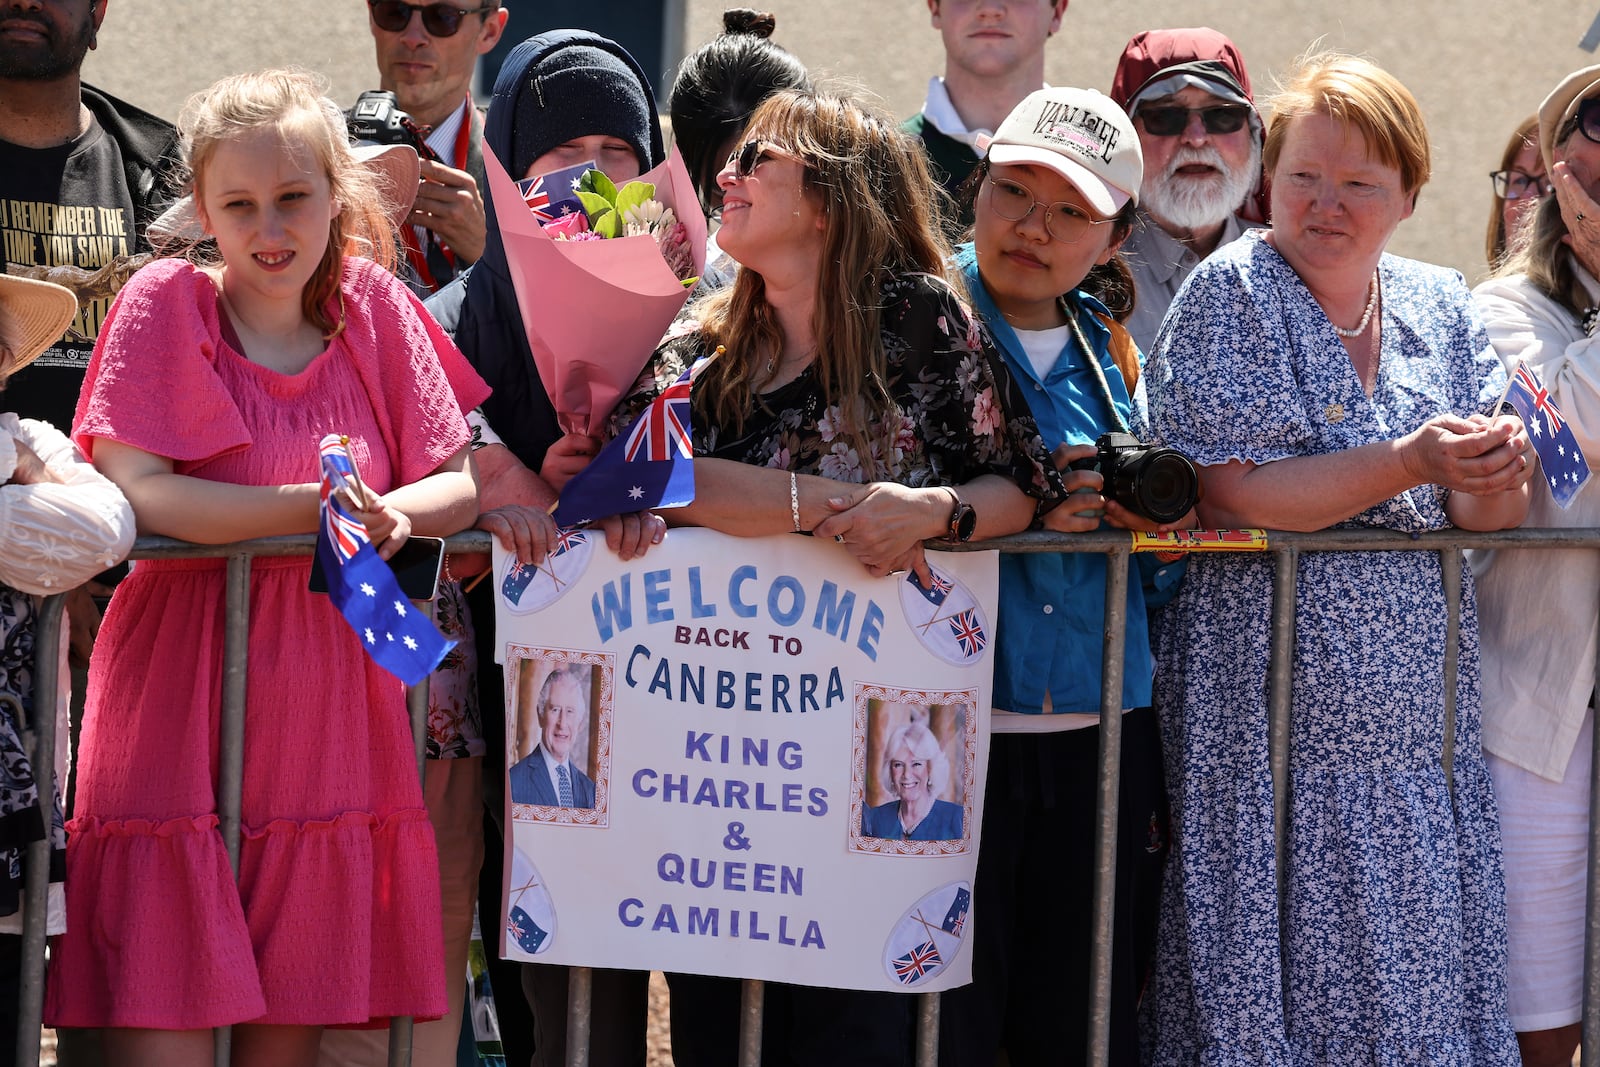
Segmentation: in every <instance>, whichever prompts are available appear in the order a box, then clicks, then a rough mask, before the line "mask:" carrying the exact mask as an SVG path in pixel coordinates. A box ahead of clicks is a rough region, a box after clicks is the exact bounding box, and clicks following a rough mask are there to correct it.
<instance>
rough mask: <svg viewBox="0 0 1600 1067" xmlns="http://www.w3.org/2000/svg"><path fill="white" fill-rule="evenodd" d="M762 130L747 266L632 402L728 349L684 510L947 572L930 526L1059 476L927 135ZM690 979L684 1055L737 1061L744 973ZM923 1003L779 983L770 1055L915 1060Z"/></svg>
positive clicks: (794, 95) (838, 115) (981, 520)
mask: <svg viewBox="0 0 1600 1067" xmlns="http://www.w3.org/2000/svg"><path fill="white" fill-rule="evenodd" d="M745 136H746V138H747V140H746V141H745V143H744V144H743V145H742V146H741V147H739V148H738V149H737V150H736V151H735V152H734V153H733V155H732V156H731V157H730V158H729V160H728V162H727V165H726V166H725V167H724V168H723V170H722V172H721V173H720V174H719V175H718V176H717V181H718V184H719V185H721V187H722V193H723V197H722V218H723V222H722V230H721V231H720V234H721V241H722V247H723V249H724V250H725V251H726V252H727V253H728V254H729V255H731V256H732V257H733V258H734V259H735V260H737V261H738V262H739V263H740V264H741V267H740V270H739V272H738V274H737V277H736V279H735V281H734V283H733V285H732V286H731V287H730V288H728V289H725V290H723V291H721V292H718V293H716V294H714V295H712V296H709V297H707V298H706V299H704V300H702V301H700V302H699V303H697V304H694V305H692V306H691V308H690V312H689V317H688V319H687V320H686V321H684V322H682V323H680V327H681V328H680V329H678V330H677V331H676V332H675V335H674V336H673V337H672V338H671V339H670V340H668V341H667V342H666V343H665V344H664V345H663V346H662V347H661V348H660V349H659V350H658V351H657V352H656V354H655V356H654V357H653V359H652V362H651V364H650V366H649V367H647V368H646V371H645V374H644V376H643V378H642V379H641V388H640V389H639V391H638V393H637V395H635V396H634V397H631V398H630V399H629V400H628V401H626V402H624V404H623V405H622V407H621V409H619V412H618V414H617V416H616V417H615V418H614V421H615V423H616V424H617V425H619V426H621V425H627V423H628V422H629V421H630V419H631V416H632V415H633V414H635V413H636V412H637V411H638V409H639V408H641V407H642V406H643V405H644V404H645V403H646V402H648V401H649V400H650V399H651V398H652V397H653V396H655V395H656V394H657V393H658V392H659V391H660V390H662V389H664V388H666V387H667V386H668V385H670V384H671V383H672V382H673V381H675V380H676V379H677V378H678V376H679V375H680V374H681V373H682V371H683V370H684V368H685V367H688V366H690V365H692V364H693V363H694V362H695V361H696V360H697V359H699V358H701V357H703V356H713V358H712V360H711V362H710V363H709V364H708V365H707V366H706V367H705V368H704V369H703V370H702V371H701V372H700V374H699V376H698V377H697V378H696V380H695V388H694V401H693V403H694V414H693V420H692V421H693V438H694V450H695V457H694V463H695V488H696V498H695V501H694V503H693V504H691V505H689V506H688V507H685V508H681V509H674V510H673V511H670V512H667V513H666V514H667V516H668V518H669V521H673V522H678V523H684V524H694V525H700V526H708V527H711V528H714V529H718V530H722V531H724V532H726V533H732V534H738V535H747V536H761V535H769V534H789V533H805V532H809V533H812V534H814V535H815V536H817V537H821V538H832V539H833V540H835V541H838V542H840V544H839V551H840V552H841V553H849V554H850V555H853V556H854V557H855V558H856V559H857V560H859V561H860V562H861V563H862V564H863V565H865V566H866V567H867V569H868V570H869V571H870V572H871V573H872V574H874V575H885V574H889V573H892V572H896V571H900V570H905V569H908V568H910V569H914V570H915V571H916V572H917V573H918V575H919V576H920V578H921V580H922V582H923V584H924V585H927V582H928V577H927V571H926V561H925V559H924V558H923V549H922V542H923V541H924V540H927V539H932V538H949V539H951V540H954V541H965V540H967V539H969V538H972V537H988V536H994V535H998V534H1005V533H1012V532H1015V531H1018V530H1023V529H1025V528H1027V527H1028V526H1029V525H1030V524H1031V523H1032V522H1033V520H1034V519H1035V517H1036V515H1038V514H1039V512H1040V511H1041V510H1043V509H1045V508H1046V507H1048V506H1049V505H1051V504H1053V503H1055V502H1056V501H1058V500H1059V499H1060V496H1061V493H1060V481H1059V478H1058V476H1057V475H1056V472H1055V469H1054V467H1053V466H1052V465H1051V463H1050V460H1049V457H1048V456H1047V455H1046V454H1045V451H1044V448H1043V446H1042V444H1041V443H1040V441H1039V436H1038V430H1037V428H1036V427H1035V425H1034V422H1033V419H1032V417H1031V416H1029V415H1028V413H1027V411H1028V409H1027V406H1026V403H1025V402H1024V401H1023V400H1022V399H1021V396H1020V394H1019V392H1018V391H1017V389H1016V386H1015V383H1014V381H1013V380H1012V379H1011V378H1010V376H1009V375H1007V374H1006V373H1005V371H1004V367H1003V365H1002V364H1001V362H1000V360H999V357H998V356H997V355H996V354H995V353H994V352H993V350H992V349H991V348H990V347H989V344H988V342H987V340H986V339H985V338H984V336H983V335H982V333H981V332H980V331H979V329H978V327H977V324H976V323H975V322H974V320H973V319H972V318H971V316H970V315H969V313H968V311H967V309H966V308H965V307H964V306H963V304H962V303H961V301H960V300H959V299H958V298H957V297H956V295H955V293H954V292H953V291H952V289H951V288H950V286H949V284H948V283H947V282H946V281H945V276H946V260H947V249H946V248H945V246H944V244H943V242H942V240H941V238H940V236H939V230H938V227H937V225H936V222H935V219H934V215H933V210H932V207H931V205H932V204H933V203H934V193H933V184H932V181H931V179H930V178H929V176H928V169H927V165H926V163H925V162H924V159H923V155H922V151H921V149H920V147H919V146H918V145H917V143H916V142H915V141H913V140H912V139H910V138H909V137H907V136H906V135H905V134H903V133H901V132H900V131H899V130H897V129H896V128H895V127H894V126H893V125H892V124H891V123H889V122H888V121H886V120H884V119H882V118H879V117H878V116H876V115H872V114H869V113H868V112H867V111H865V110H864V109H863V108H861V107H860V106H859V105H857V104H855V103H853V102H851V101H848V100H843V99H839V98H836V97H831V96H825V95H815V94H808V93H800V92H795V91H792V90H785V91H782V92H779V93H776V94H774V95H772V96H770V97H768V98H767V100H766V101H765V102H764V103H762V104H761V106H760V107H758V108H757V109H756V111H755V113H754V114H753V115H752V116H751V120H750V126H749V128H748V130H747V131H746V134H745ZM671 981H672V991H673V1006H672V1012H673V1016H672V1018H673V1055H674V1060H675V1062H677V1063H678V1064H679V1065H680V1067H688V1065H700V1064H732V1063H734V1062H736V1060H737V1034H738V1023H737V1020H738V1006H739V993H738V984H737V983H736V982H732V981H731V980H726V979H708V978H697V977H694V976H681V975H675V976H672V978H671ZM913 1000H914V998H910V997H903V996H897V995H894V994H889V993H875V992H852V991H844V990H830V989H813V988H803V987H795V986H782V985H773V984H769V985H768V987H767V1013H766V1026H765V1032H764V1036H765V1039H766V1041H767V1052H768V1059H769V1061H771V1062H782V1063H794V1064H808V1065H809V1064H818V1065H822V1064H827V1065H832V1064H839V1063H850V1064H860V1065H864V1067H870V1065H877V1064H884V1065H890V1064H892V1065H908V1064H909V1063H910V1062H911V1012H912V1005H913ZM824 1021H825V1022H824ZM819 1024H820V1025H819Z"/></svg>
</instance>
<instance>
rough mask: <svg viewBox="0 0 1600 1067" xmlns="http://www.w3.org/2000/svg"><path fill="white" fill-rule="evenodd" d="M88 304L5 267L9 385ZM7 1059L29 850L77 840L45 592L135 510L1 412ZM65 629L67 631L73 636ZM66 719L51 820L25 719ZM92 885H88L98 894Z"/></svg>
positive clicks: (60, 443)
mask: <svg viewBox="0 0 1600 1067" xmlns="http://www.w3.org/2000/svg"><path fill="white" fill-rule="evenodd" d="M77 313H78V301H77V300H76V298H74V297H73V295H72V293H71V291H70V290H67V289H64V288H62V287H61V286H59V285H51V284H50V283H48V282H38V281H33V280H31V279H27V278H17V277H13V276H11V275H6V274H0V385H3V383H4V381H5V379H6V378H9V377H10V376H11V375H13V374H15V373H16V372H17V371H19V370H21V369H22V368H23V367H25V366H27V365H28V364H29V363H32V362H33V361H34V360H35V359H37V358H38V357H39V355H40V354H41V353H42V352H44V350H45V349H47V348H49V347H50V346H51V345H52V344H54V343H55V342H56V341H57V340H58V339H59V338H60V337H61V335H62V333H63V332H64V331H65V330H66V328H67V326H68V325H69V324H70V323H71V322H72V319H73V317H74V316H75V315H77ZM0 474H3V475H4V481H3V483H0V517H3V522H4V525H3V535H0V764H3V765H4V767H5V770H6V773H5V774H0V1062H4V1063H11V1062H12V1053H13V1052H14V1051H15V1049H16V1045H17V1033H16V1026H17V1012H16V996H17V992H18V984H17V983H18V979H19V977H20V975H19V973H18V970H19V967H20V963H21V938H20V937H18V936H16V935H19V934H21V932H22V915H23V910H24V908H25V906H26V904H27V902H26V901H25V900H24V899H23V894H22V888H23V883H24V881H25V880H26V870H27V855H26V852H27V847H28V845H29V844H30V843H32V842H34V841H38V840H40V839H42V838H43V837H45V835H46V834H49V837H50V842H51V853H52V863H51V867H52V869H55V870H59V869H60V866H61V863H62V855H61V853H62V850H64V849H65V847H66V838H65V832H64V830H63V828H62V823H61V789H62V787H63V786H64V785H65V780H66V763H67V744H66V738H67V707H68V703H69V696H70V695H69V692H68V689H69V686H70V680H71V675H70V674H69V673H68V672H67V669H66V666H67V664H66V643H65V641H63V642H61V646H60V652H59V657H58V658H59V660H60V669H59V670H58V671H57V674H56V678H57V689H56V692H54V693H36V692H35V691H34V673H33V672H34V663H35V662H36V657H37V653H36V650H35V647H34V643H35V640H36V634H35V630H36V627H37V625H38V614H39V597H41V596H48V595H50V594H52V593H62V592H65V591H67V590H69V589H72V588H74V587H76V586H77V585H79V584H80V583H82V582H84V581H86V580H88V579H89V578H92V577H93V576H94V575H96V574H98V573H100V572H101V571H103V570H105V569H106V568H107V567H110V566H113V565H115V564H117V563H119V562H121V561H122V559H123V558H124V557H125V556H127V554H128V549H129V548H131V547H132V546H133V531H134V527H133V509H132V508H130V507H129V506H128V502H127V500H125V499H124V498H123V496H122V493H121V491H120V490H118V489H117V487H116V486H115V485H113V484H111V482H110V481H109V480H107V479H106V478H105V476H103V475H102V474H100V473H99V472H98V471H96V470H95V469H94V467H93V466H91V465H90V464H89V461H88V460H86V459H84V457H83V454H82V453H80V452H79V451H78V450H77V449H76V448H74V447H73V445H72V442H71V441H69V440H67V438H66V435H65V434H63V433H62V432H61V431H60V430H58V429H56V428H55V427H54V426H51V425H49V424H48V423H43V422H36V421H34V420H32V419H19V418H18V417H17V416H16V415H13V414H11V413H9V412H7V413H5V414H0ZM65 632H66V631H65V628H63V629H62V633H63V634H65ZM44 714H51V715H54V717H55V722H56V738H57V741H56V763H55V782H54V786H55V805H54V808H55V816H54V818H53V819H52V821H51V825H50V826H48V827H47V826H45V824H44V820H43V819H42V818H41V817H40V814H39V790H40V787H41V786H47V785H48V784H49V782H50V779H49V778H48V777H47V776H40V775H36V774H35V773H34V772H33V768H32V767H31V765H30V763H29V758H30V754H29V753H28V751H27V750H26V749H25V748H24V747H23V744H22V730H23V723H24V721H26V720H28V719H30V718H31V719H32V720H33V721H38V717H39V716H41V715H44ZM88 889H89V887H88V886H85V887H84V890H85V891H88ZM48 906H49V914H48V917H47V927H46V928H47V930H48V932H49V933H51V934H59V933H61V932H62V931H63V930H64V929H65V928H66V910H65V904H64V901H63V898H62V883H61V880H60V878H59V875H58V876H57V877H55V878H52V880H51V884H50V892H49V897H48Z"/></svg>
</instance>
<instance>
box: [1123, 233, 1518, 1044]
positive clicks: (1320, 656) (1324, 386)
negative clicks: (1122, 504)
mask: <svg viewBox="0 0 1600 1067" xmlns="http://www.w3.org/2000/svg"><path fill="white" fill-rule="evenodd" d="M1262 237H1263V235H1262V234H1259V233H1251V234H1246V235H1245V236H1244V237H1242V238H1241V239H1240V240H1238V241H1236V242H1234V243H1233V244H1232V245H1229V246H1228V247H1226V248H1225V249H1223V250H1222V251H1221V252H1219V253H1217V254H1216V255H1215V256H1213V257H1211V259H1209V260H1208V261H1207V262H1205V263H1204V264H1202V265H1201V266H1200V267H1199V268H1198V269H1197V270H1196V271H1195V273H1194V274H1193V275H1192V276H1191V277H1190V278H1189V280H1188V282H1187V284H1186V285H1185V287H1184V289H1183V291H1182V292H1180V293H1179V295H1178V298H1177V301H1176V303H1175V304H1174V305H1173V308H1172V311H1171V314H1170V315H1169V316H1168V317H1167V319H1166V322H1165V324H1164V326H1163V327H1162V331H1161V334H1160V336H1159V338H1158V339H1157V342H1156V347H1155V353H1154V355H1153V357H1152V359H1151V362H1150V365H1149V368H1148V369H1147V371H1146V374H1145V379H1144V381H1145V385H1146V388H1147V389H1148V391H1149V402H1150V414H1151V420H1152V425H1153V427H1154V430H1155V433H1156V436H1157V437H1158V438H1160V439H1161V440H1162V441H1164V442H1165V443H1166V444H1168V445H1172V446H1175V447H1178V448H1182V449H1184V450H1185V451H1187V452H1189V453H1190V454H1191V455H1192V456H1194V458H1195V460H1196V461H1197V462H1199V463H1201V464H1204V465H1216V464H1222V463H1226V462H1228V461H1229V460H1235V459H1237V460H1246V461H1250V462H1253V463H1258V464H1259V463H1269V462H1272V461H1273V460H1278V459H1284V458H1286V457H1290V456H1303V455H1316V454H1325V453H1332V452H1338V451H1342V450H1345V449H1349V448H1354V447H1356V446H1359V445H1364V444H1368V443H1371V442H1377V441H1388V440H1393V439H1395V438H1398V437H1400V436H1402V435H1404V434H1406V433H1408V432H1410V431H1411V430H1413V429H1415V428H1416V427H1417V426H1419V425H1420V424H1421V423H1423V422H1424V421H1426V420H1427V419H1429V418H1430V417H1432V416H1435V415H1438V414H1442V413H1444V412H1454V413H1456V414H1458V415H1466V414H1469V413H1471V412H1473V411H1483V410H1486V409H1487V408H1488V407H1489V406H1490V405H1492V404H1493V403H1494V401H1495V399H1496V398H1497V397H1498V395H1499V393H1500V390H1501V388H1502V387H1503V385H1504V383H1505V377H1504V373H1503V371H1502V369H1501V366H1500V362H1499V360H1498V359H1497V358H1496V357H1495V355H1494V352H1493V350H1492V349H1491V348H1490V347H1489V343H1488V339H1487V337H1486V336H1485V334H1484V331H1483V327H1482V326H1481V325H1480V324H1479V322H1478V321H1477V319H1476V318H1475V317H1474V315H1473V312H1472V308H1471V303H1470V298H1469V295H1468V292H1467V289H1466V287H1465V285H1464V284H1463V283H1462V280H1461V277H1460V275H1458V274H1457V273H1455V272H1454V271H1450V270H1446V269H1443V268H1439V267H1432V266H1428V265H1426V264H1421V263H1415V262H1412V261H1409V260H1404V259H1400V258H1397V257H1394V256H1387V255H1386V256H1384V257H1383V259H1382V262H1381V264H1380V266H1379V277H1380V284H1381V287H1382V294H1383V303H1382V308H1383V320H1382V321H1383V329H1382V339H1383V353H1382V359H1381V362H1380V367H1379V371H1378V378H1377V384H1376V387H1375V388H1374V391H1373V396H1372V398H1371V399H1370V400H1369V399H1368V398H1367V397H1366V396H1365V395H1364V393H1363V391H1362V387H1361V383H1360V381H1359V380H1358V378H1357V376H1356V373H1355V370H1354V368H1353V367H1352V365H1351V362H1350V358H1349V356H1348V355H1347V354H1346V352H1345V349H1344V347H1343V346H1342V345H1341V344H1340V341H1339V338H1338V337H1337V336H1336V335H1335V334H1334V332H1333V329H1332V327H1331V324H1330V323H1329V322H1328V319H1327V317H1326V316H1325V315H1324V314H1323V313H1322V310H1321V308H1320V307H1319V306H1318V305H1317V303H1316V301H1315V300H1314V299H1313V298H1312V296H1311V294H1310V292H1309V291H1308V290H1307V289H1306V287H1305V285H1304V284H1303V283H1302V282H1301V281H1300V278H1299V276H1298V275H1296V274H1295V273H1294V271H1293V270H1292V269H1291V268H1290V267H1289V265H1288V264H1287V263H1286V262H1285V261H1284V260H1283V258H1282V257H1281V256H1279V254H1278V253H1277V251H1276V250H1274V249H1273V248H1272V246H1271V245H1270V244H1268V243H1267V242H1266V241H1265V240H1263V239H1262ZM1443 504H1444V493H1443V491H1442V490H1441V489H1440V488H1439V487H1437V486H1431V485H1430V486H1422V487H1420V488H1417V489H1412V490H1410V491H1408V492H1406V493H1403V494H1401V495H1399V496H1397V497H1394V498H1393V499H1390V500H1386V501H1384V502H1383V503H1381V504H1378V505H1377V506H1375V507H1373V508H1370V509H1368V510H1367V511H1364V512H1362V513H1361V514H1359V515H1357V516H1355V517H1354V518H1352V519H1350V520H1348V521H1346V522H1344V523H1341V524H1340V525H1341V526H1344V527H1380V528H1384V529H1390V530H1404V531H1408V532H1409V531H1424V530H1436V529H1440V528H1444V527H1447V526H1448V525H1449V522H1448V520H1447V519H1446V518H1445V512H1444V506H1443ZM1462 580H1463V583H1464V588H1465V594H1464V602H1463V605H1462V616H1463V617H1462V635H1461V656H1460V670H1459V675H1458V685H1457V710H1456V736H1457V741H1456V749H1455V789H1456V803H1455V810H1454V812H1452V808H1451V801H1450V794H1449V791H1448V789H1447V787H1446V783H1445V776H1444V772H1443V769H1442V767H1441V762H1440V754H1441V750H1442V745H1443V738H1444V686H1443V650H1444V646H1445V602H1444V593H1443V591H1442V587H1441V576H1440V563H1439V557H1438V556H1437V555H1436V554H1435V553H1432V552H1392V553H1315V552H1313V553H1306V554H1303V555H1302V556H1301V558H1300V563H1299V581H1298V593H1297V602H1298V619H1297V624H1296V636H1295V640H1296V651H1295V662H1294V705H1293V711H1292V726H1291V759H1290V762H1291V767H1290V774H1291V787H1290V788H1291V793H1290V795H1291V798H1292V805H1291V814H1290V823H1291V826H1290V835H1291V841H1290V848H1289V872H1288V881H1289V908H1288V927H1289V929H1288V935H1287V967H1288V985H1287V988H1288V997H1287V1001H1288V1007H1287V1017H1286V1015H1285V998H1284V996H1283V992H1282V987H1281V986H1280V981H1281V977H1280V976H1281V974H1282V971H1281V968H1280V955H1279V927H1278V910H1277V896H1276V883H1275V869H1274V868H1275V860H1274V849H1273V836H1272V783H1271V776H1270V772H1269V770H1268V761H1267V663H1268V647H1269V635H1270V628H1271V627H1270V613H1271V600H1272V566H1271V561H1270V559H1269V558H1266V557H1263V556H1258V555H1196V556H1192V557H1191V558H1190V563H1189V573H1188V577H1187V578H1186V580H1185V583H1184V586H1183V589H1182V591H1181V592H1180V593H1179V595H1178V597H1177V599H1176V600H1175V601H1174V602H1173V603H1172V604H1171V605H1170V606H1169V607H1168V609H1167V610H1166V611H1165V612H1164V614H1163V616H1162V618H1161V619H1160V620H1159V622H1158V623H1157V633H1156V641H1157V648H1156V655H1157V662H1158V671H1157V692H1156V704H1157V707H1158V708H1159V710H1160V713H1161V717H1162V729H1163V734H1164V741H1165V745H1166V759H1167V779H1168V783H1169V788H1170V790H1171V795H1172V805H1173V830H1174V837H1175V851H1174V854H1173V857H1172V861H1171V862H1170V864H1169V865H1168V868H1167V878H1166V885H1165V889H1164V895H1163V899H1162V916H1161V940H1160V947H1159V949H1158V959H1157V965H1156V975H1155V977H1154V979H1153V981H1152V984H1151V987H1150V989H1149V991H1148V992H1147V994H1146V997H1145V1002H1144V1005H1143V1012H1144V1019H1143V1023H1144V1026H1143V1030H1144V1038H1143V1040H1144V1059H1145V1062H1146V1063H1147V1064H1155V1065H1161V1067H1165V1065H1176V1064H1205V1065H1206V1067H1223V1065H1236V1064H1237V1065H1243V1064H1252V1065H1272V1067H1289V1065H1294V1067H1299V1065H1310V1064H1317V1065H1336V1064H1350V1065H1354V1064H1361V1065H1363V1067H1369V1065H1395V1067H1398V1065H1400V1064H1415V1063H1427V1064H1430V1065H1436V1067H1437V1065H1451V1067H1458V1065H1459V1067H1466V1065H1473V1067H1477V1065H1486V1064H1505V1065H1508V1067H1510V1065H1515V1064H1518V1063H1519V1062H1520V1061H1519V1059H1518V1054H1517V1046H1516V1041H1515V1037H1514V1035H1513V1033H1512V1030H1511V1027H1510V1024H1509V1022H1508V1021H1507V1019H1506V1014H1505V1012H1506V1006H1505V999H1506V995H1505V957H1506V947H1505V917H1504V903H1503V898H1504V892H1503V888H1502V880H1501V871H1500V845H1499V832H1498V829H1497V826H1496V820H1495V812H1494V798H1493V795H1492V792H1491V789H1490V784H1489V779H1488V774H1487V772H1486V770H1485V767H1484V762H1483V757H1482V752H1481V749H1480V736H1479V733H1480V731H1479V694H1478V641H1477V626H1476V613H1475V608H1474V603H1473V600H1472V577H1471V575H1470V574H1469V573H1467V571H1466V569H1465V567H1463V569H1462Z"/></svg>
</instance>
